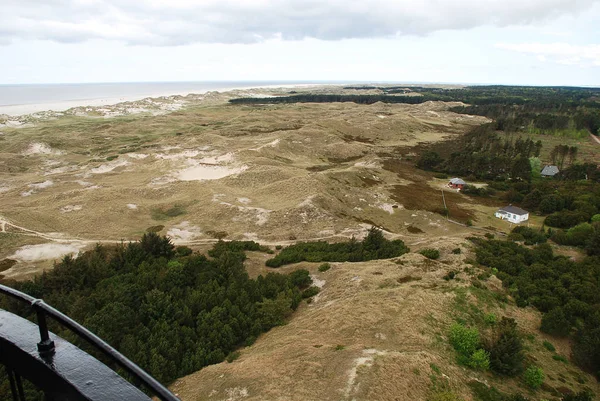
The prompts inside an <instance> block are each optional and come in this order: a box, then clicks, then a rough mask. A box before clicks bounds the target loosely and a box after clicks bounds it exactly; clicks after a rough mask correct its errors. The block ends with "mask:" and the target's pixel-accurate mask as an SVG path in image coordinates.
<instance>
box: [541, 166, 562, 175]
mask: <svg viewBox="0 0 600 401" xmlns="http://www.w3.org/2000/svg"><path fill="white" fill-rule="evenodd" d="M541 174H542V177H554V176H555V175H556V174H558V167H556V166H545V167H544V168H543V169H542V172H541Z"/></svg>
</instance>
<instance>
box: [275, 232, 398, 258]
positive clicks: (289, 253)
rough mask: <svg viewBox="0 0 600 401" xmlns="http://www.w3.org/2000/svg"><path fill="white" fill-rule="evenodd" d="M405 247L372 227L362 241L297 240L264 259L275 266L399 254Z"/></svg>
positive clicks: (390, 256) (385, 256) (389, 256)
mask: <svg viewBox="0 0 600 401" xmlns="http://www.w3.org/2000/svg"><path fill="white" fill-rule="evenodd" d="M407 252H409V249H408V248H407V247H406V245H404V242H402V241H401V240H393V241H389V240H387V239H386V238H385V237H384V236H383V233H382V232H381V230H379V229H377V228H375V227H373V228H371V229H370V230H369V233H368V234H367V235H366V236H365V238H364V239H363V240H362V241H360V242H359V241H357V240H355V239H354V238H352V239H351V240H350V241H347V242H337V243H333V244H330V243H327V242H324V241H316V242H299V243H297V244H294V245H290V246H288V247H285V248H283V249H282V250H281V252H280V253H279V254H278V255H276V256H275V257H274V258H272V259H269V260H267V262H266V265H267V266H269V267H279V266H283V265H287V264H291V263H298V262H303V261H307V262H362V261H367V260H374V259H387V258H394V257H397V256H401V255H403V254H405V253H407Z"/></svg>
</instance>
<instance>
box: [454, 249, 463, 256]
mask: <svg viewBox="0 0 600 401" xmlns="http://www.w3.org/2000/svg"><path fill="white" fill-rule="evenodd" d="M461 252H462V250H461V249H460V248H454V249H453V250H452V253H453V254H454V255H460V254H461Z"/></svg>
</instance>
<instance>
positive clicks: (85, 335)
mask: <svg viewBox="0 0 600 401" xmlns="http://www.w3.org/2000/svg"><path fill="white" fill-rule="evenodd" d="M0 293H1V294H5V295H8V296H9V297H12V298H14V299H16V300H18V301H20V302H23V303H27V304H29V305H31V308H32V309H33V310H34V311H35V313H36V315H37V325H38V328H39V332H40V341H39V342H38V343H37V350H38V352H39V354H40V356H41V357H45V356H49V355H53V354H54V353H55V352H56V349H55V344H54V341H53V340H52V339H51V338H50V333H49V332H48V325H47V322H46V316H49V317H51V318H52V319H54V320H55V321H56V322H58V323H59V324H60V325H62V326H64V327H66V328H68V329H69V330H70V331H71V332H73V333H74V334H76V335H77V336H79V337H80V338H82V339H84V340H86V341H87V342H88V343H89V344H90V345H92V346H93V347H94V348H96V349H97V350H98V351H100V352H102V353H103V354H104V355H105V356H106V357H108V358H109V359H110V360H111V361H113V362H115V363H116V364H117V365H119V366H120V367H121V368H122V369H124V370H125V371H126V372H127V373H128V374H130V375H131V376H132V377H133V379H134V381H138V382H139V383H141V384H142V385H143V386H144V387H145V388H147V389H148V390H150V391H151V392H152V393H153V394H154V395H156V396H157V397H158V398H159V399H161V400H163V401H180V400H179V398H177V397H176V396H175V395H174V394H173V393H171V392H170V391H169V390H168V389H167V388H166V387H164V386H163V385H162V384H160V383H159V382H158V381H157V380H156V379H155V378H153V377H152V376H150V375H149V374H148V373H146V372H145V371H144V370H143V369H142V368H140V367H139V366H137V365H136V364H135V363H133V362H132V361H130V360H129V359H128V358H126V357H125V356H124V355H122V354H121V353H120V352H118V351H117V350H115V349H114V348H113V347H111V346H110V345H108V344H107V343H106V342H105V341H103V340H102V339H101V338H100V337H98V336H96V335H95V334H94V333H92V332H91V331H89V330H88V329H86V328H85V327H83V326H82V325H80V324H79V323H77V322H76V321H74V320H73V319H71V318H70V317H68V316H66V315H65V314H63V313H61V312H60V311H58V310H56V309H54V308H53V307H52V306H50V305H48V304H46V303H45V302H44V301H43V300H41V299H37V298H34V297H32V296H30V295H27V294H25V293H23V292H20V291H17V290H15V289H14V288H10V287H7V286H5V285H1V284H0ZM7 372H8V375H9V381H10V386H11V390H13V397H15V394H16V395H17V396H18V397H20V398H16V397H15V399H24V397H23V395H22V394H23V386H22V383H21V379H20V377H19V376H18V375H12V374H11V371H10V369H7Z"/></svg>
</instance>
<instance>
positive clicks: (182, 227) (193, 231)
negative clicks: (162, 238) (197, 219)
mask: <svg viewBox="0 0 600 401" xmlns="http://www.w3.org/2000/svg"><path fill="white" fill-rule="evenodd" d="M200 235H202V231H201V229H200V227H197V226H193V225H191V224H190V222H188V221H183V222H181V223H179V224H178V225H176V226H174V227H171V228H170V229H169V230H168V231H167V236H169V237H171V239H172V240H173V242H174V243H179V242H188V241H192V240H194V239H196V238H198V237H199V236H200Z"/></svg>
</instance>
